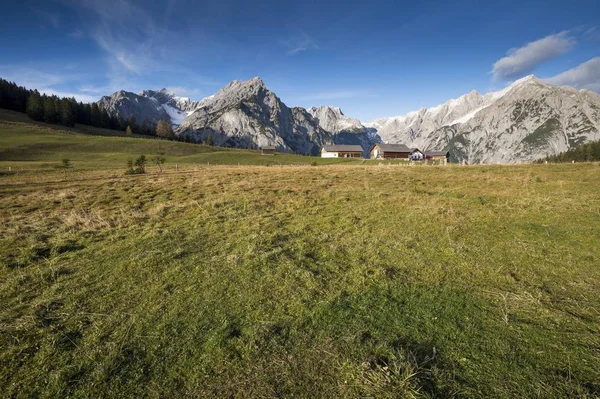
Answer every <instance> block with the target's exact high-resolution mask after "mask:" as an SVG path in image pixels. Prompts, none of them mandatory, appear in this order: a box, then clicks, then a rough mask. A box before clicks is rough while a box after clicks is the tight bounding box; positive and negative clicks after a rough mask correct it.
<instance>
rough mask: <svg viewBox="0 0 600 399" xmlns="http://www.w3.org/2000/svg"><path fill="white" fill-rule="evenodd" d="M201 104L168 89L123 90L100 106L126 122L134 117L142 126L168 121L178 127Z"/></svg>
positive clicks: (103, 100)
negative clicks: (143, 123) (145, 123)
mask: <svg viewBox="0 0 600 399" xmlns="http://www.w3.org/2000/svg"><path fill="white" fill-rule="evenodd" d="M201 103H202V101H194V100H191V99H189V98H187V97H178V96H176V95H174V94H172V93H169V92H168V91H167V89H161V90H142V91H141V92H139V93H138V94H135V93H131V92H127V91H123V90H121V91H118V92H116V93H113V94H112V95H110V96H104V97H102V99H100V101H98V106H99V107H101V108H103V109H106V110H107V111H108V113H109V114H110V115H112V116H117V115H121V117H122V118H123V119H125V120H128V119H129V117H130V116H131V115H133V116H134V117H135V119H136V122H137V123H140V124H141V123H142V122H143V121H144V120H145V121H146V122H147V123H148V124H156V123H157V122H158V121H159V120H166V121H169V122H171V124H172V125H173V126H174V127H176V126H179V125H180V124H181V123H182V122H183V121H184V120H185V118H187V117H188V116H189V115H190V114H191V113H192V112H194V111H195V110H196V109H197V108H198V107H199V106H200V104H201Z"/></svg>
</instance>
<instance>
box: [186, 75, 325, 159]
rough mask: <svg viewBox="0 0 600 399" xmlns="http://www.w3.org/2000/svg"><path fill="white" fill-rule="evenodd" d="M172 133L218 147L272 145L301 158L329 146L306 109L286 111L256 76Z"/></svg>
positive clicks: (221, 94) (232, 86)
mask: <svg viewBox="0 0 600 399" xmlns="http://www.w3.org/2000/svg"><path fill="white" fill-rule="evenodd" d="M175 134H176V135H178V136H183V137H186V138H188V139H190V140H194V141H206V140H207V138H208V136H211V137H212V138H213V141H214V143H215V144H216V145H222V146H231V147H242V148H248V147H264V146H275V147H277V148H278V150H280V151H291V152H297V153H301V154H316V153H318V152H319V150H320V148H321V146H322V145H323V144H331V143H333V140H332V137H331V135H330V133H329V132H327V131H325V130H323V129H322V128H321V127H320V126H319V124H318V122H317V121H316V120H315V119H314V118H313V117H312V116H311V115H310V114H309V113H308V112H307V111H306V110H305V109H304V108H300V107H295V108H288V107H287V106H286V105H285V104H284V103H283V102H282V101H281V100H280V99H279V98H278V97H277V96H276V95H275V93H273V92H272V91H270V90H269V89H267V88H266V86H265V84H264V82H263V81H262V80H261V79H260V78H253V79H250V80H248V81H245V82H240V81H237V80H234V81H233V82H231V83H229V84H228V85H227V86H225V87H224V88H223V89H221V90H219V91H218V92H217V93H216V94H214V95H213V96H211V97H209V98H207V99H205V100H203V101H202V103H201V104H200V107H199V108H198V109H197V110H196V111H194V112H193V113H192V114H191V115H190V116H188V117H187V118H186V119H185V121H183V123H182V124H181V125H180V126H179V128H177V129H176V131H175Z"/></svg>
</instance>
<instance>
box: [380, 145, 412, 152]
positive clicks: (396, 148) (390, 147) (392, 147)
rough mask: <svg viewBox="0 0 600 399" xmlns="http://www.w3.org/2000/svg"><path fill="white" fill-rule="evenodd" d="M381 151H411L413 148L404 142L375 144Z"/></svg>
mask: <svg viewBox="0 0 600 399" xmlns="http://www.w3.org/2000/svg"><path fill="white" fill-rule="evenodd" d="M375 145H376V146H378V147H379V148H381V150H382V151H383V152H413V151H414V150H416V148H415V149H410V148H408V147H407V146H405V145H404V144H375Z"/></svg>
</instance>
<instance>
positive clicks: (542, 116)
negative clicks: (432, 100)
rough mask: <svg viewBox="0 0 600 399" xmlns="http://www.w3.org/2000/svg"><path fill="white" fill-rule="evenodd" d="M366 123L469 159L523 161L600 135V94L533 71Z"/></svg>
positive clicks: (392, 139) (388, 137)
mask: <svg viewBox="0 0 600 399" xmlns="http://www.w3.org/2000/svg"><path fill="white" fill-rule="evenodd" d="M364 125H365V126H368V127H371V128H373V129H376V130H377V133H378V134H379V136H380V137H381V138H382V139H383V140H384V141H385V142H388V143H404V144H406V145H408V146H410V147H417V148H420V149H424V150H446V149H447V150H449V151H450V154H451V157H452V158H454V159H455V160H459V161H461V160H466V161H467V162H469V163H478V162H484V163H496V162H502V163H515V162H527V161H533V160H536V159H539V158H542V157H544V156H546V155H550V154H556V153H560V152H563V151H566V150H568V149H570V148H573V147H575V146H577V145H579V144H582V143H585V142H588V141H593V140H599V139H600V133H599V128H600V96H598V95H597V94H595V93H593V92H591V91H587V90H576V89H573V88H571V87H564V86H563V87H558V86H552V85H550V84H547V83H544V82H543V81H541V80H539V79H537V78H536V77H535V76H533V75H531V76H527V77H525V78H523V79H520V80H518V81H516V82H514V83H513V84H511V85H510V86H508V87H507V88H505V89H503V90H500V91H497V92H492V93H488V94H485V95H481V94H479V93H477V92H476V91H472V92H470V93H469V94H466V95H464V96H461V97H459V98H457V99H452V100H450V101H448V102H446V103H444V104H442V105H439V106H436V107H432V108H429V109H426V108H422V109H420V110H418V111H414V112H410V113H408V114H406V115H404V116H397V117H392V118H382V119H377V120H375V121H373V122H371V123H365V124H364Z"/></svg>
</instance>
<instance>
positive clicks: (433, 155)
mask: <svg viewBox="0 0 600 399" xmlns="http://www.w3.org/2000/svg"><path fill="white" fill-rule="evenodd" d="M423 155H425V159H429V160H432V161H443V160H446V161H448V157H450V152H448V151H425V152H424V153H423Z"/></svg>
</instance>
